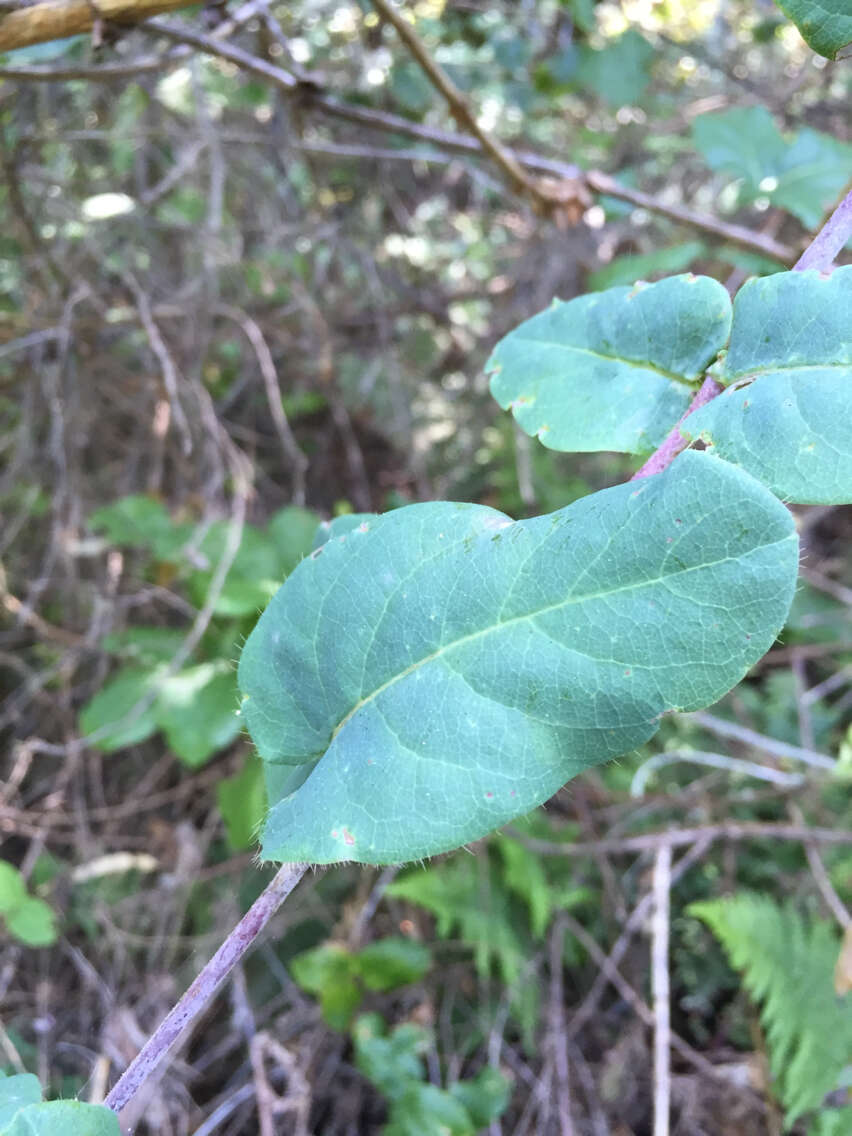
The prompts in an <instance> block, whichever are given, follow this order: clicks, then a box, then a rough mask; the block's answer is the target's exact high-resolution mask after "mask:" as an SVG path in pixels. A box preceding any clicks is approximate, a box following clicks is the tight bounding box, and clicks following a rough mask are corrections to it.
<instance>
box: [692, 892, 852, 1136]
mask: <svg viewBox="0 0 852 1136" xmlns="http://www.w3.org/2000/svg"><path fill="white" fill-rule="evenodd" d="M688 910H689V913H690V914H691V915H696V916H698V918H699V919H702V920H703V921H704V922H705V923H706V924H707V925H708V926H709V927H710V928H711V930H712V931H713V933H714V934H715V935H716V936H717V937H718V938H719V939H720V941H721V943H722V945H723V946H724V948H725V950H726V952H727V953H728V955H729V956H730V960H731V964H732V965H733V966H734V967H736V968H737V969H738V970H741V971H742V972H743V984H744V985H745V988H746V989H747V990H748V992H749V994H750V995H751V996H752V997H753V998H754V999H755V1000H756V1001H757V1002H758V1004H759V1005H760V1006H761V1020H762V1023H763V1026H764V1029H765V1031H766V1039H767V1043H768V1048H769V1058H770V1067H771V1070H772V1074H773V1077H774V1078H776V1080H777V1082H778V1083H779V1086H780V1097H781V1100H782V1102H783V1104H784V1107H785V1109H786V1112H787V1117H786V1120H787V1124H792V1123H793V1122H794V1121H795V1120H796V1118H797V1117H799V1116H801V1115H802V1113H804V1112H807V1111H808V1110H810V1109H812V1108H818V1107H819V1106H820V1105H821V1104H822V1101H823V1099H824V1097H825V1096H826V1095H827V1094H828V1093H830V1092H832V1091H833V1090H834V1089H837V1088H839V1087H840V1086H841V1084H842V1079H843V1076H844V1070H845V1069H846V1067H847V1066H848V1064H849V1056H850V1054H852V1013H850V1008H852V999H850V996H849V995H848V994H847V995H846V996H845V997H844V998H838V997H837V996H836V995H835V993H834V988H833V983H832V974H833V971H834V967H835V963H836V961H837V956H838V953H839V951H840V940H839V938H838V936H837V934H836V933H835V930H834V927H833V925H832V924H830V923H829V922H827V921H826V920H814V921H811V922H805V920H803V919H802V918H801V916H800V915H799V914H798V913H797V912H796V911H795V910H794V909H793V908H792V907H790V906H784V907H780V906H779V905H778V904H776V903H774V902H773V901H772V900H771V899H769V898H768V897H767V896H764V895H756V894H749V893H748V892H744V893H742V894H740V895H735V896H732V897H730V898H727V899H717V900H705V901H702V902H699V903H693V904H692V905H691V906H690V907H689V908H688Z"/></svg>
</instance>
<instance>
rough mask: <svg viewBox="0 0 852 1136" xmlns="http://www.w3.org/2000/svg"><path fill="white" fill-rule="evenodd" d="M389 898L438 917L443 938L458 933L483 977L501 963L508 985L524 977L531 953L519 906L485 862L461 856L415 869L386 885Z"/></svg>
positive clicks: (439, 931) (502, 975) (436, 927)
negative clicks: (525, 941) (517, 906)
mask: <svg viewBox="0 0 852 1136" xmlns="http://www.w3.org/2000/svg"><path fill="white" fill-rule="evenodd" d="M386 894H387V895H388V896H392V897H393V898H395V899H407V900H408V901H409V902H410V903H416V904H418V905H419V906H420V907H425V908H426V910H427V911H431V912H432V914H433V915H434V916H435V930H436V932H437V934H438V936H439V937H440V938H443V939H447V938H450V937H451V936H452V935H453V934H454V933H457V934H458V937H459V938H460V939H461V940H462V941H463V942H465V943H467V944H468V945H469V946H471V947H472V948H473V952H474V962H475V965H476V969H477V971H478V973H479V974H480V975H482V977H483V978H484V977H486V976H487V975H488V974H489V973H490V970H491V965H492V962H494V963H496V964H497V966H498V967H499V971H500V975H501V977H502V979H503V981H504V982H505V983H507V985H511V984H512V983H513V982H514V981H515V980H516V979H517V978H518V976H519V974H520V972H521V968H522V966H523V963H524V959H525V957H526V954H527V952H526V950H525V943H524V941H523V939H522V938H521V934H520V926H519V923H520V922H522V921H519V920H518V919H517V914H518V911H517V908H513V906H512V902H511V897H510V896H509V893H508V892H507V890H506V888H505V887H504V885H503V881H502V880H501V878H500V875H499V874H498V873H497V872H496V871H495V870H494V868H493V867H492V866H491V865H490V864H489V863H488V861H487V860H486V861H485V862H484V863H481V862H480V861H479V860H477V859H474V858H473V857H471V856H456V857H454V858H453V859H451V860H445V861H442V862H441V863H439V864H435V865H433V866H431V867H427V868H412V869H411V870H410V871H408V872H406V873H405V874H404V875H402V876H399V877H398V878H397V879H395V880H394V881H393V883H391V884H390V885H389V887H388V889H387V893H386Z"/></svg>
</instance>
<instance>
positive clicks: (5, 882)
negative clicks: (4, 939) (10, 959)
mask: <svg viewBox="0 0 852 1136" xmlns="http://www.w3.org/2000/svg"><path fill="white" fill-rule="evenodd" d="M0 919H2V923H3V924H5V928H6V931H7V932H8V933H9V934H10V935H11V936H12V937H13V938H15V939H18V940H19V942H21V943H24V944H25V945H26V946H28V947H49V946H51V945H52V944H53V943H55V942H56V926H55V921H54V914H53V910H52V908H51V907H50V906H49V905H48V904H47V903H45V902H44V900H43V899H39V898H38V896H35V895H30V894H29V893H28V892H27V885H26V883H25V881H24V878H23V876H22V875H21V873H20V872H19V871H18V869H17V868H16V867H15V866H14V865H13V864H10V863H8V862H7V861H6V860H0Z"/></svg>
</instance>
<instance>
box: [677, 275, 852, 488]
mask: <svg viewBox="0 0 852 1136" xmlns="http://www.w3.org/2000/svg"><path fill="white" fill-rule="evenodd" d="M850 324H852V267H846V268H838V269H836V270H835V271H834V272H833V273H832V274H831V276H829V277H824V276H822V275H821V274H820V273H818V272H779V273H776V274H775V275H774V276H769V277H766V278H764V279H762V280H751V281H749V282H748V283H747V284H746V285H745V286H744V287H743V288H741V289H740V291H739V293H738V294H737V297H736V300H735V301H734V322H733V329H732V332H731V346H730V350H729V351H728V353H727V355H726V357H725V358H724V360H723V361H722V364H721V367H720V368H719V369H718V370H719V374H718V376H717V377H718V378H719V380H720V381H721V382H724V383H726V384H736V386H729V389H728V390H727V391H725V392H724V394H722V395H720V396H719V397H718V398H715V399H714V400H713V401H712V402H710V403H708V404H707V405H706V406H704V407H702V408H701V409H700V410H697V411H695V413H694V414H692V415H690V417H689V418H688V419H687V420H686V422H685V423H684V426H683V433H684V435H685V436H687V437H693V438H701V439H702V440H703V441H705V442H706V443H708V444H709V445H712V446H713V451H712V452H713V453H715V454H716V455H718V456H719V457H721V458H724V459H725V460H726V461H729V462H733V463H735V464H736V465H739V466H741V467H742V468H743V469H745V470H746V471H747V472H749V473H751V474H752V475H753V476H755V477H757V478H759V479H760V480H761V481H763V482H764V483H765V484H766V485H767V486H768V487H769V488H770V489H771V490H772V492H773V493H776V494H777V495H778V496H779V497H781V498H782V499H783V500H785V501H795V502H799V503H801V504H842V503H845V502H849V501H852V436H850V430H849V423H850V421H852V339H850V337H849V334H848V328H849V326H850Z"/></svg>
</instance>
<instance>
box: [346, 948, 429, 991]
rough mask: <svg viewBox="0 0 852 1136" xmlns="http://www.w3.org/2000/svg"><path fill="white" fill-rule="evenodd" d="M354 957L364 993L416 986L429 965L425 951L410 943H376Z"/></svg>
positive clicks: (427, 954)
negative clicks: (411, 984) (408, 984)
mask: <svg viewBox="0 0 852 1136" xmlns="http://www.w3.org/2000/svg"><path fill="white" fill-rule="evenodd" d="M356 957H357V961H358V974H359V977H360V978H361V981H362V982H363V983H364V985H365V986H366V987H367V989H368V990H381V991H387V990H395V989H396V988H397V987H398V986H405V985H406V984H407V983H409V982H418V981H419V980H420V979H421V978H422V977H423V976H424V974H426V972H427V971H428V969H429V967H430V966H431V964H432V956H431V954H430V953H429V948H428V947H426V946H424V945H423V943H418V942H415V941H414V940H412V939H398V938H396V939H395V938H389V939H378V940H377V941H376V942H375V943H370V945H369V946H367V947H364V948H363V950H361V951H359V952H358V954H357V956H356Z"/></svg>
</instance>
